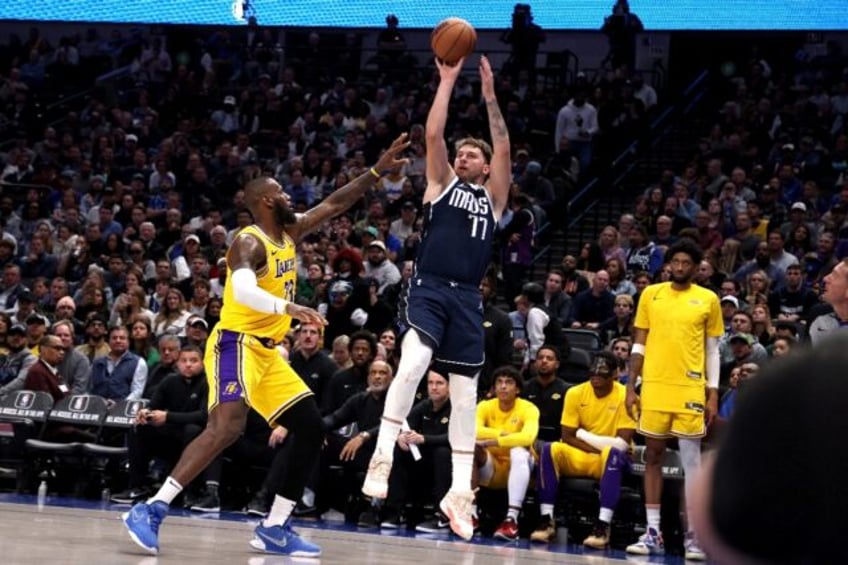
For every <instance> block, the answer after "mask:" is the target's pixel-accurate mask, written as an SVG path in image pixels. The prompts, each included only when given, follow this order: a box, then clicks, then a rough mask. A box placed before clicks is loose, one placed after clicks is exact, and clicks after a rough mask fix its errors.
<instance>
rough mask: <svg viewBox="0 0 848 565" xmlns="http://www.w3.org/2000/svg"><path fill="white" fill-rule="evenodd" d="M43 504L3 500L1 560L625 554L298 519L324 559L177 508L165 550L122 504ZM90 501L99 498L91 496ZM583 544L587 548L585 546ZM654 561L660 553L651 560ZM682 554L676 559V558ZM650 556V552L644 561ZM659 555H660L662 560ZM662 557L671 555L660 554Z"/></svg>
mask: <svg viewBox="0 0 848 565" xmlns="http://www.w3.org/2000/svg"><path fill="white" fill-rule="evenodd" d="M61 504H63V505H61V506H56V505H53V503H51V502H50V501H49V500H48V504H47V505H44V506H42V507H40V508H39V507H38V506H37V505H36V504H33V503H32V502H31V501H30V502H29V503H25V502H22V503H18V502H0V532H2V534H0V539H2V544H0V563H3V564H4V565H29V564H42V563H50V564H62V565H77V564H80V565H82V564H85V565H100V564H103V565H166V564H174V565H177V564H180V565H182V564H195V563H196V564H204V565H208V564H219V563H220V564H231V563H232V564H247V565H275V564H284V563H286V564H288V563H322V564H335V563H339V564H342V563H344V564H359V563H363V564H364V563H367V564H374V565H384V564H385V565H388V564H392V565H398V564H406V563H410V564H411V563H444V564H456V565H471V564H477V565H496V564H504V565H506V564H510V565H512V564H516V565H517V564H525V563H526V564H536V563H559V564H596V565H603V564H608V563H610V564H613V563H621V562H622V559H616V558H615V557H623V555H621V554H618V555H617V556H615V555H611V554H608V555H605V554H603V553H597V552H593V553H592V554H587V555H580V554H573V553H567V552H564V550H560V551H550V550H548V549H546V548H540V547H536V548H528V547H529V546H528V545H527V544H526V543H524V544H523V547H521V546H519V547H515V546H507V545H503V544H493V543H491V542H474V543H466V542H462V541H459V540H454V539H452V538H450V537H448V536H438V537H432V538H430V539H426V538H424V537H422V536H421V535H418V536H415V537H411V536H404V535H397V534H395V533H387V534H386V533H384V534H380V533H365V532H358V531H350V529H347V530H345V529H332V528H326V527H324V528H316V527H309V526H302V527H298V528H297V529H298V531H299V532H300V533H301V535H303V536H304V537H305V538H307V539H309V540H310V541H313V542H315V543H318V544H319V545H321V547H322V549H323V555H322V556H321V558H320V559H292V558H286V557H281V556H273V555H265V554H261V553H256V552H255V551H253V550H252V549H251V548H250V546H249V545H248V541H249V539H250V538H251V535H252V533H251V530H252V528H253V523H251V522H247V521H232V520H226V519H219V518H217V517H214V518H209V517H206V518H204V517H197V516H192V517H179V516H169V517H168V519H167V520H166V522H165V523H164V524H163V527H162V530H161V538H160V542H161V548H162V549H161V552H160V554H159V555H158V556H155V557H154V556H150V555H147V554H145V553H144V552H143V551H142V550H141V549H139V548H137V547H136V546H135V545H134V544H133V543H132V542H131V541H130V540H129V537H128V536H127V535H126V533H125V531H124V529H123V525H122V524H121V522H120V520H119V516H120V512H121V511H122V510H124V509H122V508H121V507H117V506H115V507H111V508H108V509H97V508H91V507H89V508H86V507H69V506H68V503H61ZM88 506H92V505H91V504H89V505H88ZM577 551H579V550H577ZM651 561H654V560H651ZM674 561H676V560H674ZM642 562H643V563H644V562H648V560H647V558H645V560H643V561H642ZM654 562H657V561H654ZM658 562H666V563H668V562H670V561H668V560H665V561H663V560H659V561H658Z"/></svg>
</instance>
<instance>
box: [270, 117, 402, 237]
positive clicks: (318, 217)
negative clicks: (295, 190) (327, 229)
mask: <svg viewBox="0 0 848 565" xmlns="http://www.w3.org/2000/svg"><path fill="white" fill-rule="evenodd" d="M407 137H408V136H407V134H406V133H402V134H400V135H399V136H398V137H397V138H396V139H395V140H394V141H393V142H392V144H391V145H390V146H389V148H388V149H386V150H385V151H384V152H383V154H382V155H380V158H379V159H377V163H375V164H374V166H373V167H371V168H370V169H369V170H368V171H366V172H364V173H362V174H361V175H359V176H358V177H356V178H355V179H353V180H352V181H350V182H349V183H347V184H346V185H344V186H343V187H341V188H340V189H338V190H336V191H334V192H333V193H332V194H331V195H330V196H328V197H327V198H326V199H324V201H323V202H321V203H320V204H318V205H317V206H315V207H314V208H312V209H311V210H309V211H308V212H306V213H305V214H303V215H302V216H299V217H298V221H297V223H296V224H295V225H294V226H291V227H289V228H287V231H288V233H289V235H290V236H291V237H292V238H294V240H295V241H299V240H300V239H301V238H302V237H303V236H304V235H306V234H308V233H309V232H311V231H314V230H315V229H316V228H317V227H318V226H320V225H321V224H323V223H324V222H325V221H327V220H329V219H330V218H333V217H335V216H338V215H339V214H341V213H343V212H344V211H346V210H347V209H348V208H350V207H351V206H353V205H354V204H356V202H357V201H358V200H359V199H360V198H362V195H363V194H365V193H366V192H367V191H368V190H370V189H371V188H372V187H373V186H374V184H375V183H376V182H377V180H379V178H380V177H381V176H382V175H383V174H384V173H385V172H386V171H388V170H389V169H391V168H393V167H397V166H399V165H402V164H404V163H405V162H406V161H407V159H404V158H400V155H401V154H402V153H403V152H404V151H406V149H407V148H408V147H409V142H408V141H407Z"/></svg>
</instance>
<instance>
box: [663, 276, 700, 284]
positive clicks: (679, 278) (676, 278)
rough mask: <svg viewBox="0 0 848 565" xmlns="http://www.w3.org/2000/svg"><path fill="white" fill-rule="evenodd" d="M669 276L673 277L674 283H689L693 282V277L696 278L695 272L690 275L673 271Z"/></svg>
mask: <svg viewBox="0 0 848 565" xmlns="http://www.w3.org/2000/svg"><path fill="white" fill-rule="evenodd" d="M669 278H670V279H671V282H673V283H677V284H688V283H690V282H692V279H694V278H695V275H694V273H691V274H688V275H675V274H674V273H671V276H670V277H669Z"/></svg>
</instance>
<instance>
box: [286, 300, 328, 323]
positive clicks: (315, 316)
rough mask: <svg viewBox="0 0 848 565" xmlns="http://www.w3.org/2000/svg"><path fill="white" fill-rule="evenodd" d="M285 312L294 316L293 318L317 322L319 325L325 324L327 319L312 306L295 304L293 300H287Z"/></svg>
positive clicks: (306, 321)
mask: <svg viewBox="0 0 848 565" xmlns="http://www.w3.org/2000/svg"><path fill="white" fill-rule="evenodd" d="M286 314H288V315H289V316H291V317H292V318H294V319H295V320H300V321H301V322H303V323H306V324H317V325H319V326H326V325H327V320H326V319H325V318H324V316H322V315H321V314H319V313H318V311H317V310H313V309H312V308H308V307H306V306H301V305H300V304H295V303H294V302H289V303H288V305H287V306H286Z"/></svg>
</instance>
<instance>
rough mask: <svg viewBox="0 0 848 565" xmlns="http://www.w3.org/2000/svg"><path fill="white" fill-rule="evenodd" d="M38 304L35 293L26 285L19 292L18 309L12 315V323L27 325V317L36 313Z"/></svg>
mask: <svg viewBox="0 0 848 565" xmlns="http://www.w3.org/2000/svg"><path fill="white" fill-rule="evenodd" d="M36 304H37V303H36V300H35V295H34V294H33V293H32V291H31V290H29V289H28V288H26V287H24V289H23V290H22V291H21V293H20V294H18V301H17V310H15V312H14V313H13V314H12V316H11V323H13V324H24V325H26V323H27V318H29V317H30V315H31V314H34V313H35V307H36Z"/></svg>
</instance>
